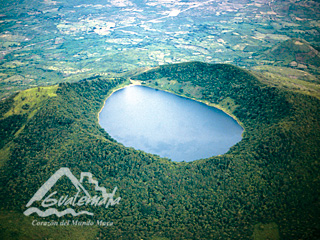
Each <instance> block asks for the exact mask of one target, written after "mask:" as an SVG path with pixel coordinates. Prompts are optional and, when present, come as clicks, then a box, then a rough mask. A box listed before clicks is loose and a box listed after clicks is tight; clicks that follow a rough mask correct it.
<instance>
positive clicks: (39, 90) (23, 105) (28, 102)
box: [3, 85, 58, 118]
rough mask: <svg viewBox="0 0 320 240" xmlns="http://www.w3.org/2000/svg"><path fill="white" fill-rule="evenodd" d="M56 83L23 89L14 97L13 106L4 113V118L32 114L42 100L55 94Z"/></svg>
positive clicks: (30, 115)
mask: <svg viewBox="0 0 320 240" xmlns="http://www.w3.org/2000/svg"><path fill="white" fill-rule="evenodd" d="M57 89H58V85H55V86H48V87H36V88H31V89H27V90H24V91H22V92H20V93H19V94H17V95H16V96H15V97H14V104H13V107H12V108H11V109H10V111H8V112H7V113H6V114H4V116H3V117H4V118H6V117H9V116H11V115H17V114H18V115H23V114H28V115H29V117H32V116H33V115H34V113H35V112H34V111H36V110H37V108H38V107H40V106H39V104H40V103H42V102H43V101H44V100H46V99H48V98H50V97H55V96H57V94H56V91H57Z"/></svg>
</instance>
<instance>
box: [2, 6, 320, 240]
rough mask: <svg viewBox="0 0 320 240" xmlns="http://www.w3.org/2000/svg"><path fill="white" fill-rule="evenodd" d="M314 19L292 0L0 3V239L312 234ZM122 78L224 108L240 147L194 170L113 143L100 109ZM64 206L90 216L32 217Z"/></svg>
mask: <svg viewBox="0 0 320 240" xmlns="http://www.w3.org/2000/svg"><path fill="white" fill-rule="evenodd" d="M319 19H320V4H319V3H318V2H316V1H304V0H272V1H266V0H240V1H234V0H230V1H225V0H217V1H214V0H208V1H206V0H203V1H192V0H179V1H173V0H132V1H130V0H97V1H89V0H79V1H65V0H60V1H58V0H57V1H52V0H43V1H42V0H30V1H13V0H4V1H1V2H0V29H1V31H0V98H1V101H0V239H128V240H131V239H137V240H138V239H139V240H140V239H150V240H169V239H170V240H171V239H172V240H174V239H199V240H200V239H201V240H202V239H252V240H267V239H269V240H282V239H305V240H309V239H311V240H313V239H314V240H316V239H319V238H320V234H319V233H320V219H319V216H320V200H319V198H320V157H319V156H320V53H319V50H320V20H319ZM132 83H134V84H141V85H144V86H148V87H152V88H156V89H159V90H165V91H169V92H172V93H174V94H176V95H179V96H183V97H187V98H191V99H194V100H197V101H200V102H203V103H206V104H208V105H210V106H216V107H218V108H220V109H223V110H224V111H225V112H226V113H228V114H229V115H231V116H233V117H234V118H235V119H236V120H237V121H238V122H239V123H240V124H241V126H242V127H243V128H244V133H243V138H242V140H241V141H240V142H238V143H237V144H236V145H234V146H232V147H231V148H230V150H229V151H228V152H227V153H226V154H223V155H219V156H212V157H210V158H207V159H199V160H196V161H193V162H174V161H172V160H171V159H168V158H161V157H160V156H157V155H153V154H150V153H146V152H143V151H140V150H136V149H134V148H129V147H125V146H124V145H123V144H121V143H119V142H117V141H116V140H114V139H113V138H112V137H111V136H110V135H109V134H108V133H107V132H106V131H105V130H104V129H103V128H102V127H101V126H100V125H99V122H98V114H99V111H100V110H101V108H102V107H103V104H104V102H105V100H106V99H107V98H108V97H109V96H110V95H111V94H112V92H114V91H115V90H117V89H119V88H122V87H124V86H127V85H129V84H132ZM66 169H69V170H70V172H69V171H67V170H66ZM61 172H63V173H65V175H61V176H62V177H61V178H59V179H58V177H55V178H50V177H51V176H58V173H61ZM82 176H86V177H84V178H83V177H82ZM50 179H51V180H52V179H54V183H55V185H54V186H50V189H49V187H48V186H49V184H50V181H51V180H50ZM70 182H71V183H73V184H70ZM44 183H48V185H46V186H47V187H44V188H43V189H46V191H47V192H45V193H44V192H41V191H39V189H42V188H41V186H43V184H44ZM101 186H103V188H102V187H101ZM51 187H52V188H51ZM79 189H80V190H81V191H80V190H79ZM99 191H100V192H101V193H102V195H103V197H104V198H103V199H107V201H106V202H104V204H100V205H99V204H98V200H97V199H96V200H94V199H93V198H88V197H87V198H86V196H84V198H83V199H87V202H86V203H85V201H82V203H81V201H80V200H78V205H77V203H76V199H77V197H78V194H85V195H87V196H89V195H90V196H94V195H95V193H96V192H99ZM106 191H107V193H106ZM41 194H42V195H43V196H44V197H46V200H45V201H43V202H42V204H41V203H40V197H39V196H40V195H41ZM56 194H57V195H59V196H61V198H60V200H59V202H58V201H56V202H55V201H54V200H53V196H55V195H56ZM42 195H41V196H42ZM65 196H66V197H65ZM71 196H74V197H73V198H72V199H71V198H69V199H68V197H71ZM106 196H107V197H106ZM30 199H35V200H34V201H33V202H32V201H31V200H30ZM57 199H59V198H57ZM67 199H68V200H67ZM78 199H80V196H79V197H78ZM88 199H89V200H90V199H91V200H90V201H92V202H90V201H89V200H88ZM108 199H109V200H108ZM38 200H39V201H38ZM37 201H38V202H37ZM94 201H96V204H94ZM29 203H30V205H31V207H33V208H29ZM31 203H32V204H31ZM63 203H64V204H65V205H63ZM67 203H69V207H71V208H72V209H76V210H77V211H78V210H81V211H83V212H84V213H85V214H87V215H82V216H74V215H72V214H66V215H64V216H59V214H51V215H49V216H45V217H44V216H42V217H41V214H39V212H38V214H37V213H36V212H35V213H33V212H32V213H31V214H30V211H31V210H33V209H35V208H37V209H40V210H39V211H40V212H42V213H46V212H47V210H49V209H47V208H48V207H49V206H52V205H54V204H57V210H58V212H59V211H61V212H62V211H64V210H65V208H64V207H65V206H67V205H68V204H67ZM103 206H105V207H103ZM30 209H31V210H30ZM46 209H47V210H46ZM50 211H51V210H50ZM50 211H49V212H50ZM70 211H71V210H70ZM49 212H47V213H49ZM61 212H59V213H61ZM91 213H92V214H93V213H94V214H93V215H90V214H91ZM55 223H57V224H55ZM80 223H82V224H80ZM91 223H92V224H91Z"/></svg>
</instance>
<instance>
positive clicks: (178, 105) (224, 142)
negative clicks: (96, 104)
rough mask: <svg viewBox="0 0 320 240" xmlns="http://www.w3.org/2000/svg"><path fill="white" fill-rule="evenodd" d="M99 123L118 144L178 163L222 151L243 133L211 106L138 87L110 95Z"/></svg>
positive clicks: (234, 123)
mask: <svg viewBox="0 0 320 240" xmlns="http://www.w3.org/2000/svg"><path fill="white" fill-rule="evenodd" d="M99 122H100V125H101V126H102V127H103V128H104V129H105V130H106V131H107V132H108V133H109V135H110V136H111V137H113V138H114V139H115V140H117V141H118V142H120V143H122V144H123V145H124V146H126V147H133V148H135V149H139V150H143V151H145V152H148V153H153V154H157V155H159V156H161V157H167V158H170V159H172V160H173V161H178V162H180V161H186V162H190V161H193V160H196V159H201V158H208V157H211V156H216V155H220V154H223V153H226V152H227V151H228V150H229V148H230V147H231V146H233V145H234V144H236V143H237V142H239V141H240V140H241V134H242V132H243V128H242V127H241V126H240V125H239V124H238V123H237V122H236V121H235V120H234V119H233V118H231V117H230V116H229V115H227V114H226V113H224V112H223V111H221V110H219V109H217V108H213V107H209V106H207V105H205V104H203V103H200V102H197V101H193V100H191V99H187V98H183V97H179V96H177V95H174V94H171V93H168V92H164V91H160V90H155V89H152V88H149V87H144V86H128V87H125V88H123V89H120V90H119V91H116V92H115V93H113V94H112V95H111V96H110V97H109V98H108V99H107V100H106V102H105V105H104V107H103V109H102V111H101V113H100V115H99Z"/></svg>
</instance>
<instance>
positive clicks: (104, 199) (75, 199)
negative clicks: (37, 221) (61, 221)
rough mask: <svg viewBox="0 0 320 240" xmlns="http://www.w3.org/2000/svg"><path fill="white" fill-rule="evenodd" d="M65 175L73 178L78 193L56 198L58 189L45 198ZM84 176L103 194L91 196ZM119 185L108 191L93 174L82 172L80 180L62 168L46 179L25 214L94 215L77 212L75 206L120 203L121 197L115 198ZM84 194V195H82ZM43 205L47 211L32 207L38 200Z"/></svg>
mask: <svg viewBox="0 0 320 240" xmlns="http://www.w3.org/2000/svg"><path fill="white" fill-rule="evenodd" d="M63 176H66V177H67V178H68V179H69V180H71V182H72V184H73V186H74V187H75V188H76V190H77V193H76V194H75V195H74V196H71V197H69V196H68V195H63V196H61V197H60V198H59V199H55V198H54V196H55V195H56V194H57V191H54V192H52V193H50V194H49V195H48V196H47V197H46V198H45V199H43V198H44V196H45V195H46V194H47V192H48V191H49V190H50V189H51V188H52V187H53V186H54V185H55V184H56V182H57V181H58V180H59V179H60V178H61V177H63ZM84 177H87V178H88V183H91V184H94V185H95V191H96V192H97V191H99V192H100V193H101V196H98V195H95V196H93V197H92V196H90V194H89V193H88V191H87V190H86V189H85V188H84V187H83V185H82V183H83V180H84ZM116 191H117V187H115V188H114V190H113V191H112V193H107V192H106V189H105V188H104V187H99V183H98V181H96V180H94V179H93V178H92V174H91V173H89V172H82V173H81V175H80V181H79V180H78V179H77V178H76V177H75V176H74V175H73V174H72V173H71V171H70V169H69V168H60V169H59V170H58V171H57V172H55V174H53V175H52V176H51V177H50V178H49V179H48V181H46V182H45V183H44V184H43V185H42V186H41V188H40V189H39V190H38V191H37V192H36V193H35V194H34V195H33V197H32V198H31V199H30V201H29V202H28V203H27V205H26V206H27V207H28V209H27V210H26V211H24V215H26V216H29V215H30V214H32V213H37V214H38V215H39V216H40V217H47V216H50V215H52V214H55V215H56V216H58V217H61V216H64V215H65V214H68V213H69V214H72V215H73V216H79V215H82V214H87V215H91V216H93V215H94V214H93V213H92V212H88V211H84V210H83V211H79V212H76V211H75V210H74V209H73V208H75V207H81V206H82V208H83V206H87V205H91V206H102V207H105V208H108V207H109V206H114V205H116V204H119V202H120V200H121V197H118V198H116V199H115V200H114V199H113V197H114V195H115V193H116ZM81 195H83V196H81ZM41 200H42V202H41V206H42V207H43V208H46V210H45V211H41V210H40V209H39V208H37V207H30V206H31V205H32V204H33V203H35V202H36V201H41ZM56 206H57V207H60V208H61V207H63V206H66V207H68V208H67V209H65V210H63V211H59V210H58V209H56V208H55V207H56Z"/></svg>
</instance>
